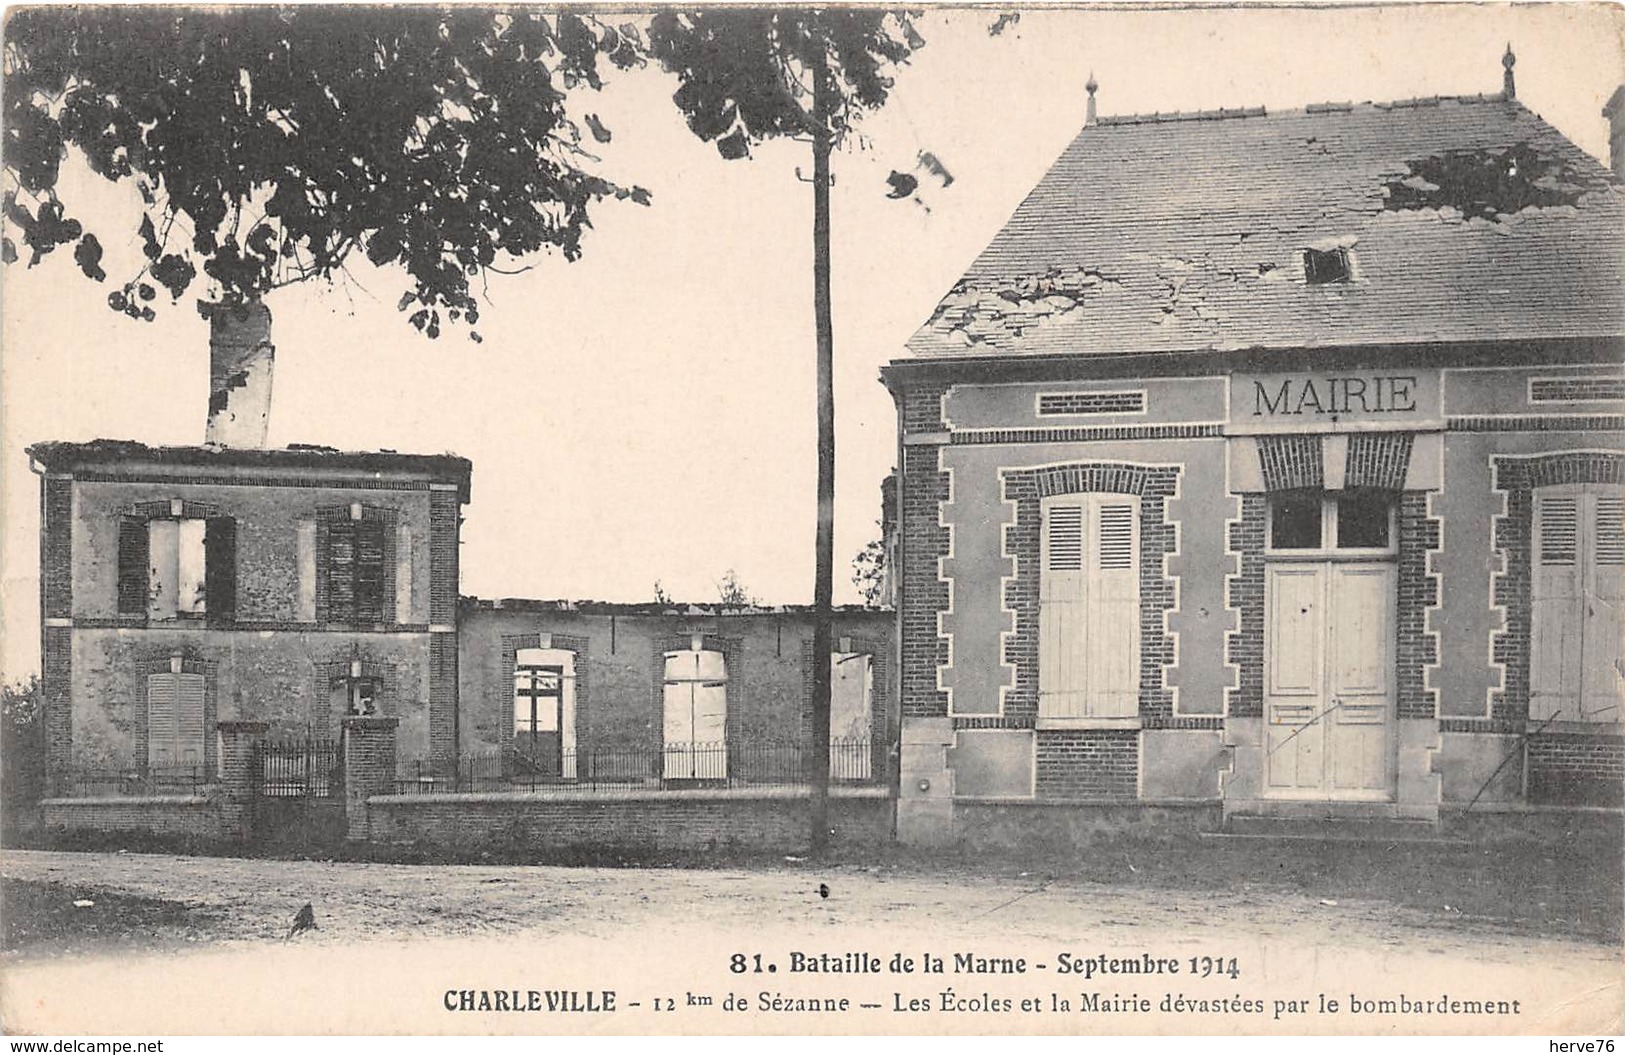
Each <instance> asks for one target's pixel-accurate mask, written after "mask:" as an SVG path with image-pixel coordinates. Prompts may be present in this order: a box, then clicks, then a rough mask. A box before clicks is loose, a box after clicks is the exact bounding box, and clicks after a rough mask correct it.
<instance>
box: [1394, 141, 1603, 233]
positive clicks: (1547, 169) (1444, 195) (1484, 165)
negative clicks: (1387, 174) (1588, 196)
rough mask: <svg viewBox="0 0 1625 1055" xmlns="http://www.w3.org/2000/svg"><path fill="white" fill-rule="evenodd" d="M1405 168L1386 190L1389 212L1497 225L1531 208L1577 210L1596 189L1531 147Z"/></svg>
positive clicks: (1446, 156) (1459, 154)
mask: <svg viewBox="0 0 1625 1055" xmlns="http://www.w3.org/2000/svg"><path fill="white" fill-rule="evenodd" d="M1406 168H1407V169H1408V171H1407V173H1406V174H1405V175H1404V176H1402V177H1398V178H1395V179H1391V180H1389V181H1388V182H1387V183H1385V184H1384V186H1383V191H1384V194H1385V195H1386V200H1385V201H1384V203H1383V204H1384V207H1385V208H1387V209H1390V210H1399V209H1438V208H1444V207H1449V208H1453V209H1455V210H1457V211H1458V212H1460V213H1461V214H1462V215H1463V216H1466V217H1468V218H1472V217H1479V218H1482V219H1485V220H1496V219H1498V218H1500V217H1501V216H1504V215H1507V214H1509V213H1515V212H1519V211H1521V210H1523V209H1527V208H1530V207H1531V206H1541V207H1551V206H1555V205H1574V204H1576V203H1577V202H1578V201H1579V199H1580V196H1581V195H1582V194H1584V193H1585V192H1586V191H1587V190H1588V189H1591V187H1592V186H1594V185H1595V184H1596V180H1595V179H1593V178H1591V177H1588V176H1586V175H1583V174H1581V173H1580V172H1579V171H1577V170H1576V169H1575V168H1574V166H1572V165H1570V164H1569V163H1568V162H1567V161H1566V160H1565V159H1563V158H1560V157H1552V156H1549V155H1545V154H1542V153H1540V152H1539V151H1537V150H1535V149H1534V148H1533V147H1531V146H1530V145H1529V144H1527V143H1516V144H1513V145H1511V146H1505V147H1495V148H1491V149H1481V150H1447V151H1444V152H1442V153H1439V154H1435V155H1433V156H1431V157H1425V158H1418V159H1416V160H1414V161H1409V162H1407V163H1406Z"/></svg>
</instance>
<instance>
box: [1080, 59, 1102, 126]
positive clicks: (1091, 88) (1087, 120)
mask: <svg viewBox="0 0 1625 1055" xmlns="http://www.w3.org/2000/svg"><path fill="white" fill-rule="evenodd" d="M1099 87H1100V85H1098V84H1096V83H1095V71H1094V70H1090V71H1089V82H1088V83H1087V84H1085V85H1084V86H1083V89H1084V91H1086V92H1088V93H1089V109H1088V111H1087V112H1085V114H1084V116H1083V125H1084V127H1085V128H1087V127H1089V126H1090V125H1092V124H1094V123H1095V90H1096V89H1097V88H1099Z"/></svg>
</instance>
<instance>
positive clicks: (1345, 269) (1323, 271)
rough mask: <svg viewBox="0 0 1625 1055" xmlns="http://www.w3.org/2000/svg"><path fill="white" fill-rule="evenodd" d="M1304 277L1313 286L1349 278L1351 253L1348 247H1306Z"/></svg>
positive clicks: (1304, 252)
mask: <svg viewBox="0 0 1625 1055" xmlns="http://www.w3.org/2000/svg"><path fill="white" fill-rule="evenodd" d="M1303 277H1304V280H1305V281H1307V282H1308V283H1309V284H1310V285H1311V286H1320V285H1325V284H1326V283H1328V282H1347V281H1348V280H1349V254H1348V250H1347V249H1342V248H1337V249H1305V250H1304V251H1303Z"/></svg>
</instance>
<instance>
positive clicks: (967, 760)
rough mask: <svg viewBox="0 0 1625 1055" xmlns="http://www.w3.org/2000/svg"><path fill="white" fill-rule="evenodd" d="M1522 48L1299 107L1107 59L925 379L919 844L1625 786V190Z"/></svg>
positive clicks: (912, 822)
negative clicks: (1129, 105)
mask: <svg viewBox="0 0 1625 1055" xmlns="http://www.w3.org/2000/svg"><path fill="white" fill-rule="evenodd" d="M1504 61H1505V66H1506V69H1505V77H1504V90H1503V91H1502V92H1500V93H1497V94H1494V95H1479V96H1464V97H1454V98H1445V97H1441V98H1426V99H1409V100H1403V101H1396V102H1389V103H1359V104H1348V103H1328V104H1324V105H1313V106H1307V107H1305V108H1303V109H1296V110H1284V111H1274V110H1269V111H1266V110H1264V109H1262V108H1258V109H1236V110H1215V111H1204V112H1200V113H1175V114H1147V115H1135V116H1118V117H1106V116H1101V117H1098V118H1097V117H1096V115H1095V98H1094V95H1095V90H1096V86H1095V85H1094V84H1093V82H1092V80H1091V83H1090V85H1089V89H1090V96H1089V102H1088V108H1089V115H1088V118H1087V121H1086V123H1085V126H1084V127H1083V129H1082V130H1081V131H1080V132H1079V134H1078V135H1077V136H1076V138H1075V139H1074V140H1073V141H1072V142H1071V144H1070V145H1069V146H1068V147H1067V148H1066V149H1065V151H1064V152H1063V153H1062V154H1061V156H1060V157H1059V158H1058V159H1057V160H1056V161H1055V163H1054V165H1053V167H1052V168H1051V169H1050V170H1049V172H1048V173H1047V174H1046V175H1045V176H1044V177H1043V179H1042V180H1041V181H1040V182H1039V183H1038V185H1037V186H1036V187H1034V188H1033V190H1032V191H1031V193H1029V194H1028V195H1027V197H1026V199H1025V200H1024V201H1023V202H1022V203H1021V205H1020V206H1019V207H1018V208H1017V209H1016V211H1015V213H1014V215H1013V216H1011V218H1010V220H1009V221H1008V223H1006V224H1005V226H1004V228H1003V229H1002V230H1001V231H1000V232H999V233H998V235H997V236H996V237H995V238H994V239H993V240H992V242H991V243H989V244H988V246H987V247H986V248H985V249H984V250H983V251H982V252H981V254H980V255H979V256H977V257H976V259H975V260H974V261H972V262H971V263H970V266H969V267H968V268H967V269H966V271H965V272H964V276H963V277H962V278H961V279H960V280H959V281H958V282H957V283H956V284H955V285H954V287H953V288H952V289H951V290H949V291H948V292H947V293H946V295H945V296H944V297H943V298H942V300H941V302H940V303H939V304H938V305H937V307H936V309H935V310H934V311H933V312H932V314H931V316H930V318H929V319H928V320H927V321H926V322H925V324H924V325H923V326H921V327H920V329H919V331H918V332H917V333H916V334H915V335H914V336H913V338H912V339H911V340H910V341H909V343H908V348H907V354H906V355H905V356H903V357H901V358H898V359H897V360H896V361H894V362H892V363H891V364H890V365H889V366H888V367H887V368H886V369H885V370H884V379H885V383H886V384H887V386H888V387H889V388H890V390H891V392H892V393H893V395H894V397H895V399H896V402H897V406H898V409H899V414H900V416H901V423H900V429H899V436H900V439H899V450H898V465H899V467H900V475H901V479H900V485H899V487H900V510H901V512H900V517H901V520H900V525H901V535H900V538H901V546H900V553H899V565H900V566H899V567H898V568H897V569H895V571H896V573H897V575H898V577H899V583H900V590H901V596H900V600H899V621H898V630H899V649H900V661H899V675H900V679H901V680H900V689H899V692H900V697H901V708H902V715H901V737H902V741H901V776H900V781H899V795H900V798H899V802H898V818H897V825H898V834H899V837H900V838H901V839H903V840H905V841H915V842H932V841H942V840H948V839H954V838H968V837H972V836H974V835H975V834H976V833H978V832H983V833H986V832H987V831H988V830H990V829H992V828H995V827H1000V826H1003V827H1004V828H1005V829H1006V830H1023V829H1022V825H1023V824H1026V823H1031V824H1033V825H1041V824H1048V825H1054V824H1057V823H1058V824H1060V825H1062V826H1063V827H1065V826H1067V825H1074V826H1075V825H1077V824H1079V823H1084V822H1085V821H1086V820H1087V819H1088V818H1089V817H1091V816H1105V815H1107V814H1111V813H1113V811H1115V814H1116V815H1120V814H1121V813H1122V812H1123V811H1125V810H1127V811H1129V812H1130V813H1133V812H1134V811H1142V812H1155V813H1156V814H1157V815H1159V816H1164V817H1173V818H1177V817H1180V816H1187V817H1197V818H1201V820H1200V823H1202V824H1203V825H1210V824H1213V823H1218V822H1220V820H1221V818H1222V819H1223V820H1228V821H1232V822H1233V821H1234V820H1235V819H1236V818H1251V817H1261V818H1266V819H1268V818H1283V819H1286V820H1287V822H1290V819H1291V818H1313V819H1316V820H1318V821H1324V820H1327V819H1330V820H1337V819H1340V818H1341V819H1348V820H1349V821H1351V822H1354V821H1358V820H1362V819H1367V820H1379V821H1386V822H1389V823H1396V824H1398V823H1403V822H1405V821H1408V820H1410V821H1421V822H1438V821H1440V820H1441V819H1446V818H1450V817H1452V816H1454V815H1459V814H1460V813H1462V812H1463V811H1466V810H1468V809H1469V808H1471V810H1472V811H1474V812H1484V811H1489V812H1496V811H1501V812H1508V811H1529V810H1539V809H1541V808H1543V807H1544V806H1545V805H1546V804H1563V805H1565V806H1576V805H1613V806H1617V805H1618V804H1619V803H1620V800H1621V789H1622V779H1625V739H1622V730H1625V727H1622V724H1621V710H1620V698H1621V686H1622V684H1625V682H1622V676H1625V665H1622V662H1621V658H1620V657H1621V648H1620V644H1621V642H1620V636H1621V621H1620V616H1619V606H1620V603H1621V585H1622V573H1625V525H1622V515H1625V452H1622V449H1621V429H1622V426H1625V417H1622V411H1625V373H1622V369H1621V361H1622V358H1625V197H1622V186H1621V183H1620V181H1619V179H1618V177H1617V176H1616V175H1614V173H1613V172H1611V171H1610V169H1609V168H1607V167H1605V166H1604V165H1603V164H1601V163H1599V162H1598V161H1597V160H1595V159H1593V158H1592V157H1590V156H1588V155H1587V154H1586V153H1585V152H1583V151H1582V150H1580V149H1579V148H1577V147H1576V146H1575V145H1574V144H1573V143H1571V142H1570V141H1569V140H1567V139H1566V138H1564V136H1563V135H1562V134H1560V133H1559V132H1558V131H1556V130H1555V129H1554V128H1552V127H1551V126H1550V125H1548V124H1547V123H1546V122H1545V121H1543V120H1542V119H1541V118H1540V117H1539V115H1537V114H1535V113H1533V112H1531V111H1530V110H1529V109H1528V108H1526V107H1525V106H1524V105H1523V104H1521V103H1520V102H1519V101H1518V100H1517V98H1516V93H1515V88H1514V83H1513V78H1512V61H1513V60H1512V57H1511V55H1510V53H1509V54H1508V56H1507V57H1506V59H1505V60H1504ZM1620 109H1621V107H1620V105H1619V102H1618V96H1617V95H1616V98H1615V100H1614V102H1613V104H1611V106H1610V108H1609V110H1607V111H1605V115H1606V116H1609V117H1610V118H1611V119H1612V120H1613V121H1614V122H1615V126H1614V133H1615V134H1614V137H1613V142H1614V144H1615V146H1616V156H1615V157H1614V158H1613V168H1614V172H1617V171H1618V169H1619V164H1620V159H1619V157H1618V153H1617V151H1618V145H1619V143H1620V142H1621V138H1620V136H1619V134H1618V132H1619V126H1618V122H1619V112H1620Z"/></svg>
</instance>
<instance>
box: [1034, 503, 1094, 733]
mask: <svg viewBox="0 0 1625 1055" xmlns="http://www.w3.org/2000/svg"><path fill="white" fill-rule="evenodd" d="M1043 515H1044V520H1043V538H1042V542H1041V545H1040V554H1039V585H1038V713H1039V716H1040V717H1046V718H1082V717H1085V716H1086V715H1087V714H1088V678H1087V667H1086V657H1085V645H1086V641H1087V637H1088V594H1087V588H1088V572H1087V570H1086V568H1085V562H1084V553H1085V549H1086V544H1087V537H1086V536H1087V528H1088V525H1089V504H1088V502H1087V501H1086V500H1084V499H1082V498H1076V497H1068V498H1065V499H1049V500H1046V501H1045V503H1044V512H1043Z"/></svg>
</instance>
